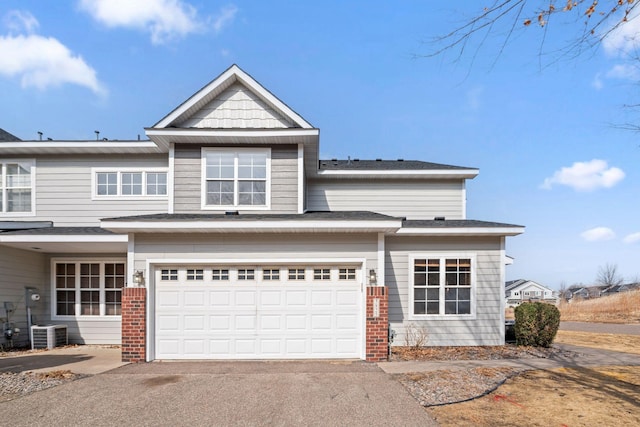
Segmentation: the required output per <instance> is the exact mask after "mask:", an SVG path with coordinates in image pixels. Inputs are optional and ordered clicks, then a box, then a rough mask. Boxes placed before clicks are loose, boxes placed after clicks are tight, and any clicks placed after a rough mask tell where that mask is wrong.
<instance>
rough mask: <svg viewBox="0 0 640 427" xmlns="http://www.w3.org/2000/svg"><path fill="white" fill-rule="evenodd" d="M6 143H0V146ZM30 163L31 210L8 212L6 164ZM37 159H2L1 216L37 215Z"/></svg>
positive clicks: (0, 172) (0, 185)
mask: <svg viewBox="0 0 640 427" xmlns="http://www.w3.org/2000/svg"><path fill="white" fill-rule="evenodd" d="M4 144H5V143H2V144H0V147H2V146H4ZM20 163H22V164H28V165H29V180H30V187H29V188H30V190H31V210H30V211H29V212H6V211H4V209H6V208H7V205H8V203H7V200H6V198H5V195H6V191H5V190H6V189H7V176H6V169H7V168H6V166H4V165H6V164H20ZM36 174H37V167H36V159H0V202H2V203H0V204H1V205H2V209H1V210H0V218H13V217H16V218H25V217H32V216H36V200H37V199H36Z"/></svg>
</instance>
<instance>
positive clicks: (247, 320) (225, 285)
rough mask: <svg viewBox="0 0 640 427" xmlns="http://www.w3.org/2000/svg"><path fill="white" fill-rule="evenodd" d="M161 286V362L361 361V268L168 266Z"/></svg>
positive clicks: (161, 271) (159, 272)
mask: <svg viewBox="0 0 640 427" xmlns="http://www.w3.org/2000/svg"><path fill="white" fill-rule="evenodd" d="M155 283H156V312H155V316H156V322H155V353H156V359H283V358H286V359H306V358H360V357H361V355H362V334H363V333H362V329H363V314H362V308H361V307H362V299H363V298H362V290H361V285H360V283H361V273H360V269H359V268H357V267H355V266H311V267H309V266H299V267H298V266H294V267H283V266H260V267H252V266H233V267H232V266H175V267H173V266H167V267H164V266H163V267H158V268H157V269H156V272H155Z"/></svg>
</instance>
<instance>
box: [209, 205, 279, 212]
mask: <svg viewBox="0 0 640 427" xmlns="http://www.w3.org/2000/svg"><path fill="white" fill-rule="evenodd" d="M201 209H202V210H204V211H220V212H227V211H268V210H270V209H271V206H255V205H238V206H232V205H227V206H204V205H203V206H201Z"/></svg>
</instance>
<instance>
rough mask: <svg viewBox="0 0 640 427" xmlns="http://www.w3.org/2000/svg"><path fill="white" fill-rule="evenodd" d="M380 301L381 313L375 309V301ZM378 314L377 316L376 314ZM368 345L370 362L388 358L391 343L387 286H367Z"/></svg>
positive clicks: (368, 359) (367, 350) (367, 351)
mask: <svg viewBox="0 0 640 427" xmlns="http://www.w3.org/2000/svg"><path fill="white" fill-rule="evenodd" d="M376 300H378V301H379V302H378V303H377V304H379V313H376V312H375V311H376V310H375V307H374V306H375V305H376V303H375V301H376ZM376 314H377V315H378V316H377V317H376V316H375V315H376ZM366 316H367V338H366V339H367V345H366V353H367V354H366V357H367V361H368V362H383V361H385V360H387V357H388V355H387V352H388V344H389V296H388V293H387V288H386V287H385V286H369V287H367V307H366Z"/></svg>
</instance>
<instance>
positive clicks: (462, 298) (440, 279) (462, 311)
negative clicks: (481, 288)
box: [409, 254, 475, 317]
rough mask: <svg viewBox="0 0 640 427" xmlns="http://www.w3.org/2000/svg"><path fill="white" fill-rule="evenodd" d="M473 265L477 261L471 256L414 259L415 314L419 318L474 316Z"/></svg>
mask: <svg viewBox="0 0 640 427" xmlns="http://www.w3.org/2000/svg"><path fill="white" fill-rule="evenodd" d="M473 264H474V262H473V258H472V257H470V256H468V255H463V256H457V255H456V254H451V255H447V256H432V255H428V256H425V257H419V256H418V257H413V258H411V259H410V265H411V269H412V274H411V275H410V288H411V289H410V293H409V298H410V307H411V308H410V309H411V314H412V315H414V316H416V317H419V316H423V315H429V316H470V315H473V314H474V313H475V310H474V306H473V304H474V303H475V302H474V287H475V284H474V282H475V279H474V277H475V272H474V269H473Z"/></svg>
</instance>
